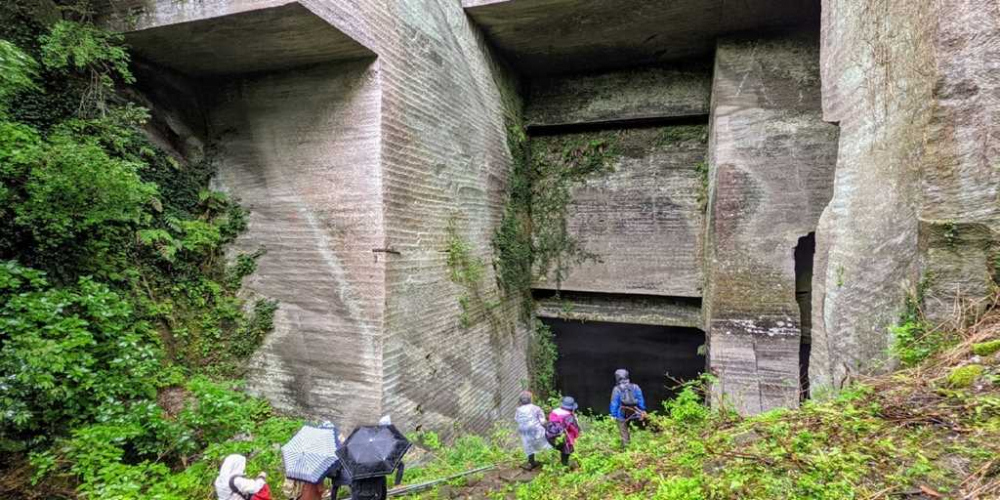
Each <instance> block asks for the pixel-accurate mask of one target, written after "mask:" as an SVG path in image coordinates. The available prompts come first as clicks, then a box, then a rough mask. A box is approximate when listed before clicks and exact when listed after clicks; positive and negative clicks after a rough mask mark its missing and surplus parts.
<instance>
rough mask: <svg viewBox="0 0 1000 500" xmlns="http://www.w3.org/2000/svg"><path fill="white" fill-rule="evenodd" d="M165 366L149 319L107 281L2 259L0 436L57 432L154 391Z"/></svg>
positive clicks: (0, 275)
mask: <svg viewBox="0 0 1000 500" xmlns="http://www.w3.org/2000/svg"><path fill="white" fill-rule="evenodd" d="M159 368H160V363H159V350H158V348H157V344H156V342H155V341H153V338H152V336H151V331H150V329H149V327H148V325H146V324H144V323H142V322H137V321H136V319H135V316H134V315H133V312H132V308H131V306H130V305H129V303H128V302H126V301H125V300H123V299H122V297H120V296H119V295H118V294H116V293H114V292H112V291H111V290H110V289H108V287H107V286H105V285H101V284H99V283H95V282H94V281H93V280H91V279H89V278H81V279H80V280H79V281H78V283H77V284H76V285H75V286H72V287H54V286H52V285H50V284H49V282H48V281H47V280H46V279H45V275H44V273H42V272H39V271H36V270H33V269H30V268H26V267H23V266H20V265H18V264H17V263H16V262H13V261H10V262H6V263H4V264H3V265H0V373H3V374H4V379H3V384H2V386H0V389H2V391H0V414H3V415H4V416H5V418H3V419H2V420H0V437H8V438H9V437H11V436H17V435H33V434H47V433H52V432H58V431H59V430H60V429H62V428H65V427H68V426H73V425H76V424H79V423H82V422H86V421H89V420H91V419H93V418H94V417H95V416H96V415H97V414H98V413H99V412H100V410H101V407H102V406H104V405H107V404H112V405H113V404H118V403H120V402H123V401H129V400H133V399H136V398H144V397H145V398H148V397H152V396H154V395H155V393H156V391H155V387H154V386H153V385H152V384H151V382H150V381H151V380H152V376H153V374H154V373H156V371H157V370H158V369H159Z"/></svg>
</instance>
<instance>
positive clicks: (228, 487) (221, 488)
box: [215, 455, 267, 500]
mask: <svg viewBox="0 0 1000 500" xmlns="http://www.w3.org/2000/svg"><path fill="white" fill-rule="evenodd" d="M246 469H247V459H246V457H244V456H243V455H229V456H228V457H226V459H225V460H223V461H222V467H219V476H218V477H216V478H215V495H216V496H217V497H218V500H244V498H249V495H253V494H254V493H257V492H258V491H260V490H262V489H263V488H264V485H266V484H267V482H266V481H265V478H266V475H265V474H264V473H263V472H261V473H260V474H258V475H257V478H256V479H250V478H248V477H246V476H244V475H243V473H244V472H246ZM234 489H235V490H238V491H234ZM244 495H246V497H244Z"/></svg>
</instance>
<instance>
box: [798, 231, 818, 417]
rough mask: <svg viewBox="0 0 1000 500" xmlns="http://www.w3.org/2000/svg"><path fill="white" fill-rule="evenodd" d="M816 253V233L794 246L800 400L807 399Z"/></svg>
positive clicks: (800, 240) (810, 234)
mask: <svg viewBox="0 0 1000 500" xmlns="http://www.w3.org/2000/svg"><path fill="white" fill-rule="evenodd" d="M815 253H816V233H809V234H807V235H806V236H803V237H801V238H799V243H798V245H796V246H795V300H796V302H798V303H799V325H800V328H801V330H802V337H801V338H802V342H801V344H800V345H799V386H800V389H801V391H802V399H807V398H808V397H809V353H810V350H811V346H812V276H813V256H814V255H815Z"/></svg>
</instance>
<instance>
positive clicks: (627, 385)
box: [610, 377, 646, 420]
mask: <svg viewBox="0 0 1000 500" xmlns="http://www.w3.org/2000/svg"><path fill="white" fill-rule="evenodd" d="M627 390H631V391H632V394H633V395H635V400H636V402H637V403H638V404H636V407H638V408H639V409H640V410H642V411H646V400H645V398H643V397H642V389H640V388H639V386H638V385H637V384H633V383H632V382H630V381H629V379H628V378H627V377H626V378H620V379H619V380H618V384H617V385H615V388H614V389H612V390H611V408H610V410H611V416H612V417H615V419H617V420H625V412H623V411H622V392H624V391H627Z"/></svg>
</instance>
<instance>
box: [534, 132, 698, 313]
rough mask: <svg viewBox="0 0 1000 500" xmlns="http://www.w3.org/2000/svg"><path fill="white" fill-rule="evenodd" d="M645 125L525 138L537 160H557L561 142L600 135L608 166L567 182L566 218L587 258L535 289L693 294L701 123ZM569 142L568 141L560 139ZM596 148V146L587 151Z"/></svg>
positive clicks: (562, 148)
mask: <svg viewBox="0 0 1000 500" xmlns="http://www.w3.org/2000/svg"><path fill="white" fill-rule="evenodd" d="M681 127H682V129H683V133H682V134H681V136H680V137H678V136H677V135H678V134H677V130H678V127H677V126H667V127H648V128H636V129H621V130H610V131H608V130H606V131H601V132H585V133H571V134H564V135H554V136H541V137H536V138H533V139H532V141H531V147H532V151H533V154H534V155H535V156H536V157H537V158H540V159H541V160H542V161H548V162H555V163H558V162H563V161H565V154H566V152H565V150H566V147H571V146H572V145H573V144H588V143H591V142H592V141H601V142H602V143H603V144H604V145H605V147H606V148H607V152H606V153H604V154H606V155H607V156H608V158H607V161H608V163H610V167H611V168H612V169H613V171H611V172H608V173H600V174H597V175H595V176H592V177H590V178H588V179H587V180H585V181H584V182H582V183H580V184H579V185H577V186H575V187H573V189H572V191H571V197H572V200H571V201H570V203H569V206H568V214H567V217H566V224H567V229H568V231H569V234H570V235H571V236H572V237H573V238H575V239H576V240H577V241H579V242H580V245H581V247H582V249H583V251H585V252H587V253H589V254H591V255H592V256H593V260H591V261H588V262H585V263H581V264H579V265H571V266H569V268H568V272H567V274H566V276H565V277H564V278H563V280H562V281H561V282H558V281H557V280H556V279H555V278H554V277H549V278H548V279H546V280H544V281H539V282H537V283H536V284H535V288H540V289H555V288H557V287H558V288H560V289H562V290H568V291H584V292H600V293H620V294H643V295H665V296H674V297H700V296H701V286H702V270H701V258H700V256H701V246H702V244H701V243H702V242H701V229H702V227H703V225H704V223H703V212H702V209H701V207H700V206H699V202H698V196H699V189H700V185H701V178H700V174H699V173H698V164H699V163H702V162H704V161H705V152H706V142H705V139H707V134H706V131H707V127H704V126H697V125H696V126H681ZM568 145H569V146H568ZM595 154H597V153H595Z"/></svg>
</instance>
